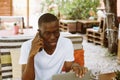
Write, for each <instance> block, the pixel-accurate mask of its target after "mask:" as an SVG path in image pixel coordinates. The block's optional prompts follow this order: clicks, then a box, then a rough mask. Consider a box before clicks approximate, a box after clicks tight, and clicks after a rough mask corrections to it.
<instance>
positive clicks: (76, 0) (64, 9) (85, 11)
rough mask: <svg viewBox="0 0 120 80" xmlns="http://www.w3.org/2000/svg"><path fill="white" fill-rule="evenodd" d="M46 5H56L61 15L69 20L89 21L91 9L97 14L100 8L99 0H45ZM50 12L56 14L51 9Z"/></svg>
mask: <svg viewBox="0 0 120 80" xmlns="http://www.w3.org/2000/svg"><path fill="white" fill-rule="evenodd" d="M45 3H46V4H47V5H48V6H49V5H51V4H56V5H57V6H58V12H60V15H64V16H66V17H67V19H87V18H88V17H89V11H90V9H91V8H92V9H93V11H94V12H96V8H97V7H98V6H99V0H45ZM48 12H50V13H53V14H54V12H55V11H54V10H53V9H49V10H48Z"/></svg>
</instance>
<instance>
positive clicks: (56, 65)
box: [19, 36, 74, 80]
mask: <svg viewBox="0 0 120 80" xmlns="http://www.w3.org/2000/svg"><path fill="white" fill-rule="evenodd" d="M31 42H32V40H29V41H27V42H25V43H23V45H22V47H21V56H20V60H19V63H20V64H26V63H27V60H28V55H29V52H30V48H31ZM65 61H74V48H73V45H72V42H71V40H70V39H67V38H63V37H61V36H60V37H59V39H58V43H57V47H56V49H55V51H54V52H53V54H52V55H49V54H47V53H46V51H45V50H44V49H43V50H42V51H41V52H38V53H37V54H36V55H35V58H34V67H35V80H52V76H53V75H54V74H58V73H60V72H61V70H62V67H63V64H64V62H65Z"/></svg>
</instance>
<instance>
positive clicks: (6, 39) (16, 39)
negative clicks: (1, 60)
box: [0, 29, 36, 49]
mask: <svg viewBox="0 0 120 80" xmlns="http://www.w3.org/2000/svg"><path fill="white" fill-rule="evenodd" d="M23 32H24V34H16V35H15V34H13V31H12V30H0V49H13V48H20V47H21V45H22V43H23V42H25V41H27V40H29V39H32V38H33V37H34V35H35V34H36V31H35V30H33V29H24V30H23Z"/></svg>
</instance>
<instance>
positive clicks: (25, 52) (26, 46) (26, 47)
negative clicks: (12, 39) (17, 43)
mask: <svg viewBox="0 0 120 80" xmlns="http://www.w3.org/2000/svg"><path fill="white" fill-rule="evenodd" d="M31 42H32V40H29V41H26V42H24V43H23V44H22V46H21V52H20V59H19V64H26V63H27V60H28V56H29V52H30V49H31Z"/></svg>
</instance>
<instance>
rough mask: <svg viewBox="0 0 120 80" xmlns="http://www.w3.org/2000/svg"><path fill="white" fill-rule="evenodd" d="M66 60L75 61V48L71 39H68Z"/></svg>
mask: <svg viewBox="0 0 120 80" xmlns="http://www.w3.org/2000/svg"><path fill="white" fill-rule="evenodd" d="M67 43H68V44H67V45H66V57H65V61H74V48H73V44H72V41H71V40H68V41H67Z"/></svg>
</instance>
